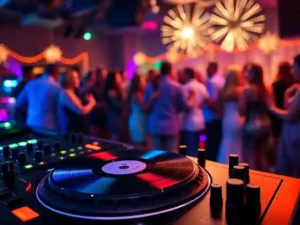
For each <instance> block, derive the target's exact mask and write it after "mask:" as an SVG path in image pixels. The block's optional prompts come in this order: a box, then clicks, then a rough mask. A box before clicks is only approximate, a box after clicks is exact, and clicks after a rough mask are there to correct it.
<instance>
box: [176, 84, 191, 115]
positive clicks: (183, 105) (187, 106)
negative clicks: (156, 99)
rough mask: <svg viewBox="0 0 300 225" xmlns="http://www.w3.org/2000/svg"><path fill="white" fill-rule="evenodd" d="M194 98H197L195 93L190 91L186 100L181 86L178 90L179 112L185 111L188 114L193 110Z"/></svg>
mask: <svg viewBox="0 0 300 225" xmlns="http://www.w3.org/2000/svg"><path fill="white" fill-rule="evenodd" d="M194 98H195V91H194V90H190V91H188V93H187V97H186V98H185V96H184V93H183V89H182V87H181V86H179V88H178V92H177V101H176V102H178V105H179V110H180V111H185V112H188V111H190V110H191V108H192V106H193V104H194Z"/></svg>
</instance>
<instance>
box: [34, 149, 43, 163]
mask: <svg viewBox="0 0 300 225" xmlns="http://www.w3.org/2000/svg"><path fill="white" fill-rule="evenodd" d="M34 158H35V160H36V161H37V162H41V161H42V160H43V152H42V151H39V150H38V151H36V152H35V153H34Z"/></svg>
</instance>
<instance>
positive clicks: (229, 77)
mask: <svg viewBox="0 0 300 225" xmlns="http://www.w3.org/2000/svg"><path fill="white" fill-rule="evenodd" d="M245 79H246V80H247V82H246V83H247V85H246V86H244V80H245ZM267 96H268V94H267V89H266V87H265V85H264V82H263V70H262V68H261V67H260V66H259V65H255V64H253V65H249V67H247V68H246V69H245V70H244V71H243V72H242V71H239V70H238V69H236V68H230V69H229V70H228V72H227V74H226V81H225V86H224V88H223V90H222V92H221V93H220V98H219V102H220V105H221V106H222V107H223V110H222V112H223V128H222V129H223V139H222V142H221V146H220V149H219V155H218V162H221V163H228V155H229V154H238V155H239V157H240V161H244V160H245V161H247V162H248V163H249V165H250V167H251V168H255V169H259V170H266V168H265V167H266V165H267V163H266V162H265V157H264V154H263V153H264V148H265V145H266V144H268V140H270V135H271V122H270V120H269V117H268V104H267V103H268V97H267Z"/></svg>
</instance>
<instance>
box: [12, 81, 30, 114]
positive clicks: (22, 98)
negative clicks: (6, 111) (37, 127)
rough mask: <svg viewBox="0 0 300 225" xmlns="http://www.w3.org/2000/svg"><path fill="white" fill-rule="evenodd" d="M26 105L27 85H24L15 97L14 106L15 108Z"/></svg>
mask: <svg viewBox="0 0 300 225" xmlns="http://www.w3.org/2000/svg"><path fill="white" fill-rule="evenodd" d="M27 105H28V85H26V86H25V88H24V89H23V91H22V92H21V93H20V95H19V97H18V98H17V101H16V104H15V107H16V108H17V109H21V108H23V107H25V106H27Z"/></svg>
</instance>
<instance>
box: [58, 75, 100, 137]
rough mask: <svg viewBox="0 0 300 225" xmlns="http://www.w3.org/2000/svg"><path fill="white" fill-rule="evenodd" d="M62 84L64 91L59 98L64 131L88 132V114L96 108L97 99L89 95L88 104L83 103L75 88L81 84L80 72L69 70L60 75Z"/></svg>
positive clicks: (61, 124) (61, 127)
mask: <svg viewBox="0 0 300 225" xmlns="http://www.w3.org/2000/svg"><path fill="white" fill-rule="evenodd" d="M59 82H60V85H61V87H62V88H63V91H62V92H61V93H60V95H59V100H58V120H59V125H60V130H61V131H62V132H70V131H71V132H81V133H85V134H87V133H88V129H87V126H86V124H87V123H86V119H87V117H86V115H87V114H88V113H89V112H90V111H91V110H92V109H93V108H94V106H95V104H96V101H95V99H94V97H92V96H91V95H87V96H86V99H87V101H88V102H87V104H86V105H83V104H82V101H81V99H80V98H79V97H78V96H77V95H76V92H75V90H76V89H77V88H78V87H79V85H80V80H79V76H78V73H75V72H72V71H68V72H65V73H63V74H61V76H60V80H59Z"/></svg>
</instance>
